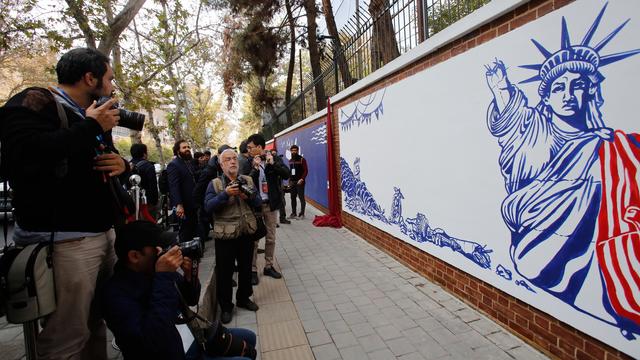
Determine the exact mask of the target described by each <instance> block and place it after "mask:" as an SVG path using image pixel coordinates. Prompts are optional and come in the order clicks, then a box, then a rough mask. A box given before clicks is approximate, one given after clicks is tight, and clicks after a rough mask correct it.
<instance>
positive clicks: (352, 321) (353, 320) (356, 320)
mask: <svg viewBox="0 0 640 360" xmlns="http://www.w3.org/2000/svg"><path fill="white" fill-rule="evenodd" d="M338 311H339V310H338ZM342 318H343V319H344V321H345V322H346V323H347V325H356V324H361V323H364V322H367V318H365V317H364V315H362V314H360V313H359V312H352V313H348V314H342Z"/></svg>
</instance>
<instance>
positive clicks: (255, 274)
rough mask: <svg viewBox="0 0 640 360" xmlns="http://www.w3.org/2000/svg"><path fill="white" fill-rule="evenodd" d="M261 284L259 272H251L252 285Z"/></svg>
mask: <svg viewBox="0 0 640 360" xmlns="http://www.w3.org/2000/svg"><path fill="white" fill-rule="evenodd" d="M259 282H260V280H259V279H258V272H257V271H252V272H251V285H258V283H259Z"/></svg>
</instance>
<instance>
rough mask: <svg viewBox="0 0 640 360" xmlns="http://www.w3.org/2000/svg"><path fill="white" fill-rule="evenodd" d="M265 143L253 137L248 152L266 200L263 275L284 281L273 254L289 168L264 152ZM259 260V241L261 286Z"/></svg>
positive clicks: (255, 272) (254, 278) (255, 179)
mask: <svg viewBox="0 0 640 360" xmlns="http://www.w3.org/2000/svg"><path fill="white" fill-rule="evenodd" d="M264 146H265V140H264V137H263V136H262V135H261V134H253V135H251V136H249V138H248V139H247V150H249V154H250V155H251V156H252V157H253V159H252V160H251V164H252V166H253V169H252V170H251V173H250V176H251V177H252V178H253V183H254V184H255V185H256V187H257V188H258V192H259V193H260V197H261V198H262V215H263V217H264V224H265V225H266V227H267V236H265V246H264V247H265V249H264V260H265V266H264V270H263V274H264V275H267V276H271V277H272V278H275V279H280V278H281V277H282V275H281V274H280V273H279V272H278V271H277V270H276V269H275V268H274V267H273V254H274V253H275V249H276V225H277V221H278V216H277V214H276V211H278V209H279V208H280V205H281V204H282V189H281V182H282V180H281V179H284V180H287V179H289V168H287V166H286V165H284V163H283V162H282V159H281V158H280V157H279V156H273V155H272V154H271V152H270V151H265V150H264ZM257 257H258V241H256V244H255V247H254V249H253V266H252V271H253V272H252V279H251V280H252V282H253V284H254V285H256V284H257V283H258V267H257V266H256V259H257Z"/></svg>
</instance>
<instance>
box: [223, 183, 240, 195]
mask: <svg viewBox="0 0 640 360" xmlns="http://www.w3.org/2000/svg"><path fill="white" fill-rule="evenodd" d="M224 191H225V192H226V193H227V195H229V196H238V195H240V194H241V193H240V185H238V184H232V185H229V186H227V187H226V188H225V189H224Z"/></svg>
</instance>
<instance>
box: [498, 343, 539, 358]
mask: <svg viewBox="0 0 640 360" xmlns="http://www.w3.org/2000/svg"><path fill="white" fill-rule="evenodd" d="M507 353H509V355H511V356H513V357H514V358H516V359H518V360H542V359H548V357H547V356H545V355H544V354H543V353H541V352H539V351H537V350H535V349H534V348H532V347H530V346H527V345H522V346H518V347H516V348H513V349H510V350H509V351H507Z"/></svg>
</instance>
